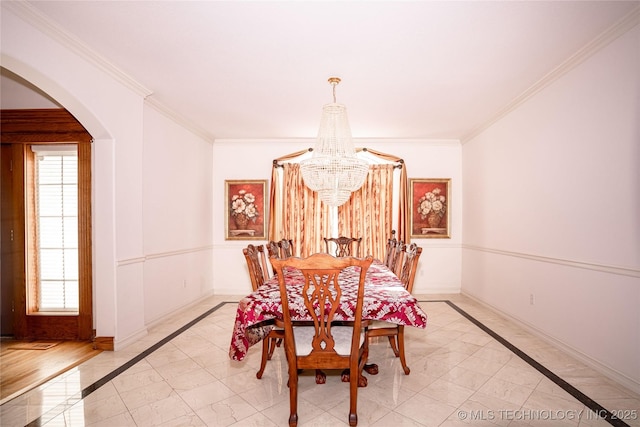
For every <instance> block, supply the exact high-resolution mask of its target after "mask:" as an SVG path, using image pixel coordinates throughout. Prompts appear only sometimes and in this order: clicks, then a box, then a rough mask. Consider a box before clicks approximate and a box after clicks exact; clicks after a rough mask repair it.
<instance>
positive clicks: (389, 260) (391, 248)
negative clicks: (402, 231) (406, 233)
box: [384, 230, 398, 268]
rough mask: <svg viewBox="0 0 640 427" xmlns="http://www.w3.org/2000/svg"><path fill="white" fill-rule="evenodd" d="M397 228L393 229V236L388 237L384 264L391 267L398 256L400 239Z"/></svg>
mask: <svg viewBox="0 0 640 427" xmlns="http://www.w3.org/2000/svg"><path fill="white" fill-rule="evenodd" d="M395 234H396V230H391V238H390V239H387V252H386V254H385V257H384V265H386V266H387V267H389V268H391V266H392V265H393V262H394V259H395V257H396V250H397V246H398V240H397V239H396V236H395Z"/></svg>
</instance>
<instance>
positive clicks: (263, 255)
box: [257, 245, 271, 280]
mask: <svg viewBox="0 0 640 427" xmlns="http://www.w3.org/2000/svg"><path fill="white" fill-rule="evenodd" d="M257 249H258V257H259V258H260V267H262V275H263V276H264V280H268V279H269V278H270V277H271V274H270V273H269V267H268V264H267V252H266V250H265V247H264V245H259V246H258V248H257Z"/></svg>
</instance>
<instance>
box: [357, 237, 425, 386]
mask: <svg viewBox="0 0 640 427" xmlns="http://www.w3.org/2000/svg"><path fill="white" fill-rule="evenodd" d="M402 252H403V253H404V262H403V263H402V269H401V271H400V275H399V276H398V278H399V279H400V281H401V282H402V284H403V285H404V287H405V289H406V290H407V291H409V293H411V292H412V291H413V281H414V279H415V277H416V271H417V268H418V259H419V258H420V254H421V253H422V248H421V247H419V246H418V245H416V244H415V243H412V244H411V245H409V246H406V245H404V248H403V250H402ZM368 336H369V339H371V338H373V337H388V338H389V344H390V345H391V349H392V350H393V354H395V356H396V357H399V358H400V363H401V364H402V369H403V370H404V373H405V375H409V373H410V372H411V370H410V369H409V367H408V366H407V361H406V358H405V352H404V326H403V325H396V324H395V323H390V322H384V321H379V320H374V321H372V322H371V323H370V324H369V332H368Z"/></svg>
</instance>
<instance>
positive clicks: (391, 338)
mask: <svg viewBox="0 0 640 427" xmlns="http://www.w3.org/2000/svg"><path fill="white" fill-rule="evenodd" d="M387 338H389V344H391V350H393V354H395V356H396V357H398V356H400V353H399V352H398V345H397V344H396V335H389V336H388V337H387Z"/></svg>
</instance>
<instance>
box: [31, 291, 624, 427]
mask: <svg viewBox="0 0 640 427" xmlns="http://www.w3.org/2000/svg"><path fill="white" fill-rule="evenodd" d="M418 302H425V303H426V302H443V303H445V304H447V305H449V306H450V307H451V308H453V309H454V310H455V311H457V312H458V313H459V314H461V315H462V316H463V317H465V318H466V319H467V320H469V321H470V322H471V323H473V324H474V325H476V326H477V327H478V328H480V329H481V330H482V331H484V332H485V333H487V334H488V335H489V336H491V337H492V338H493V339H495V340H496V341H498V342H499V343H500V344H502V345H503V346H505V347H506V348H507V349H509V350H510V351H511V352H513V353H514V354H515V355H517V356H518V357H520V358H521V359H522V360H524V361H525V362H527V363H528V364H529V365H530V366H532V367H533V368H534V369H536V370H538V371H539V372H540V373H542V374H543V375H544V376H546V377H547V378H548V379H549V380H551V381H552V382H554V383H555V384H556V385H558V386H559V387H561V388H562V389H563V390H564V391H566V392H567V393H569V394H570V395H571V396H573V397H574V398H576V399H577V400H578V401H580V402H581V403H582V404H584V405H585V406H587V407H588V408H589V409H590V410H592V411H593V412H595V413H596V414H598V416H601V417H602V418H604V419H605V420H606V421H607V422H608V423H609V424H611V425H613V426H615V427H630V426H629V425H628V424H627V423H625V422H624V421H622V420H621V419H619V418H617V417H615V416H614V415H613V414H612V413H611V412H609V411H608V410H607V409H605V408H604V407H603V406H602V405H600V404H598V403H597V402H595V401H594V400H593V399H591V398H590V397H588V396H587V395H585V394H584V393H582V392H581V391H580V390H578V389H577V388H575V387H574V386H572V385H571V384H569V383H568V382H566V381H565V380H563V379H562V378H560V377H559V376H558V375H556V374H554V373H553V372H552V371H551V370H549V369H548V368H546V367H544V366H543V365H542V364H541V363H539V362H538V361H536V360H535V359H533V358H532V357H530V356H529V355H527V354H526V353H525V352H523V351H522V350H520V349H519V348H517V347H516V346H515V345H513V344H511V343H510V342H509V341H507V340H506V339H504V338H503V337H502V336H500V335H498V334H497V333H496V332H494V331H493V330H492V329H490V328H489V327H487V326H486V325H485V324H483V323H482V322H480V321H479V320H477V319H476V318H475V317H473V316H472V315H470V314H469V313H467V312H466V311H464V310H463V309H461V308H460V307H458V306H457V305H456V304H455V303H453V302H451V301H450V300H423V301H418ZM235 303H237V302H234V301H223V302H220V303H218V304H217V305H216V306H215V307H213V308H210V309H209V310H207V311H206V312H204V313H203V314H201V315H200V316H198V317H196V318H195V319H194V320H192V321H190V322H188V323H187V324H186V325H184V326H182V327H181V328H179V329H177V330H176V331H174V332H173V333H171V334H170V335H168V336H166V337H165V338H163V339H162V340H160V341H158V342H157V343H155V344H154V345H152V346H151V347H149V348H147V349H146V350H144V351H143V352H142V353H140V354H139V355H137V356H135V357H133V358H132V359H131V360H129V361H128V362H126V363H125V364H124V365H122V366H120V367H118V368H116V369H114V370H113V371H111V372H110V373H108V374H107V375H105V376H104V377H102V378H101V379H99V380H98V381H96V382H94V383H93V384H91V385H89V386H87V387H85V388H84V389H83V390H82V392H81V397H80V399H84V398H86V397H87V396H89V395H90V394H91V393H93V392H94V391H96V390H98V389H99V388H100V387H102V386H103V385H105V384H107V383H108V382H109V381H111V380H113V379H114V378H115V377H117V376H118V375H120V374H121V373H123V372H124V371H126V370H127V369H129V368H130V367H132V366H133V365H135V364H136V363H138V362H139V361H141V360H143V359H144V358H145V357H147V356H149V355H150V354H151V353H153V352H154V351H156V350H157V349H159V348H160V347H162V346H163V345H165V344H166V343H168V342H169V341H171V340H172V339H174V338H175V337H177V336H178V335H180V334H182V333H183V332H185V331H186V330H188V329H189V328H191V327H192V326H193V325H195V324H196V323H198V322H200V321H201V320H203V319H205V318H206V317H208V316H209V315H211V314H212V313H214V312H216V311H217V310H218V309H220V308H221V307H223V306H225V305H226V304H235ZM63 406H64V405H63ZM45 415H47V414H46V413H45V414H43V415H41V416H40V417H38V418H36V419H35V420H33V421H31V422H30V423H28V424H27V425H26V427H40V426H42V425H43V424H42V422H43V417H44V416H45ZM57 415H58V414H56V416H57Z"/></svg>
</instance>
